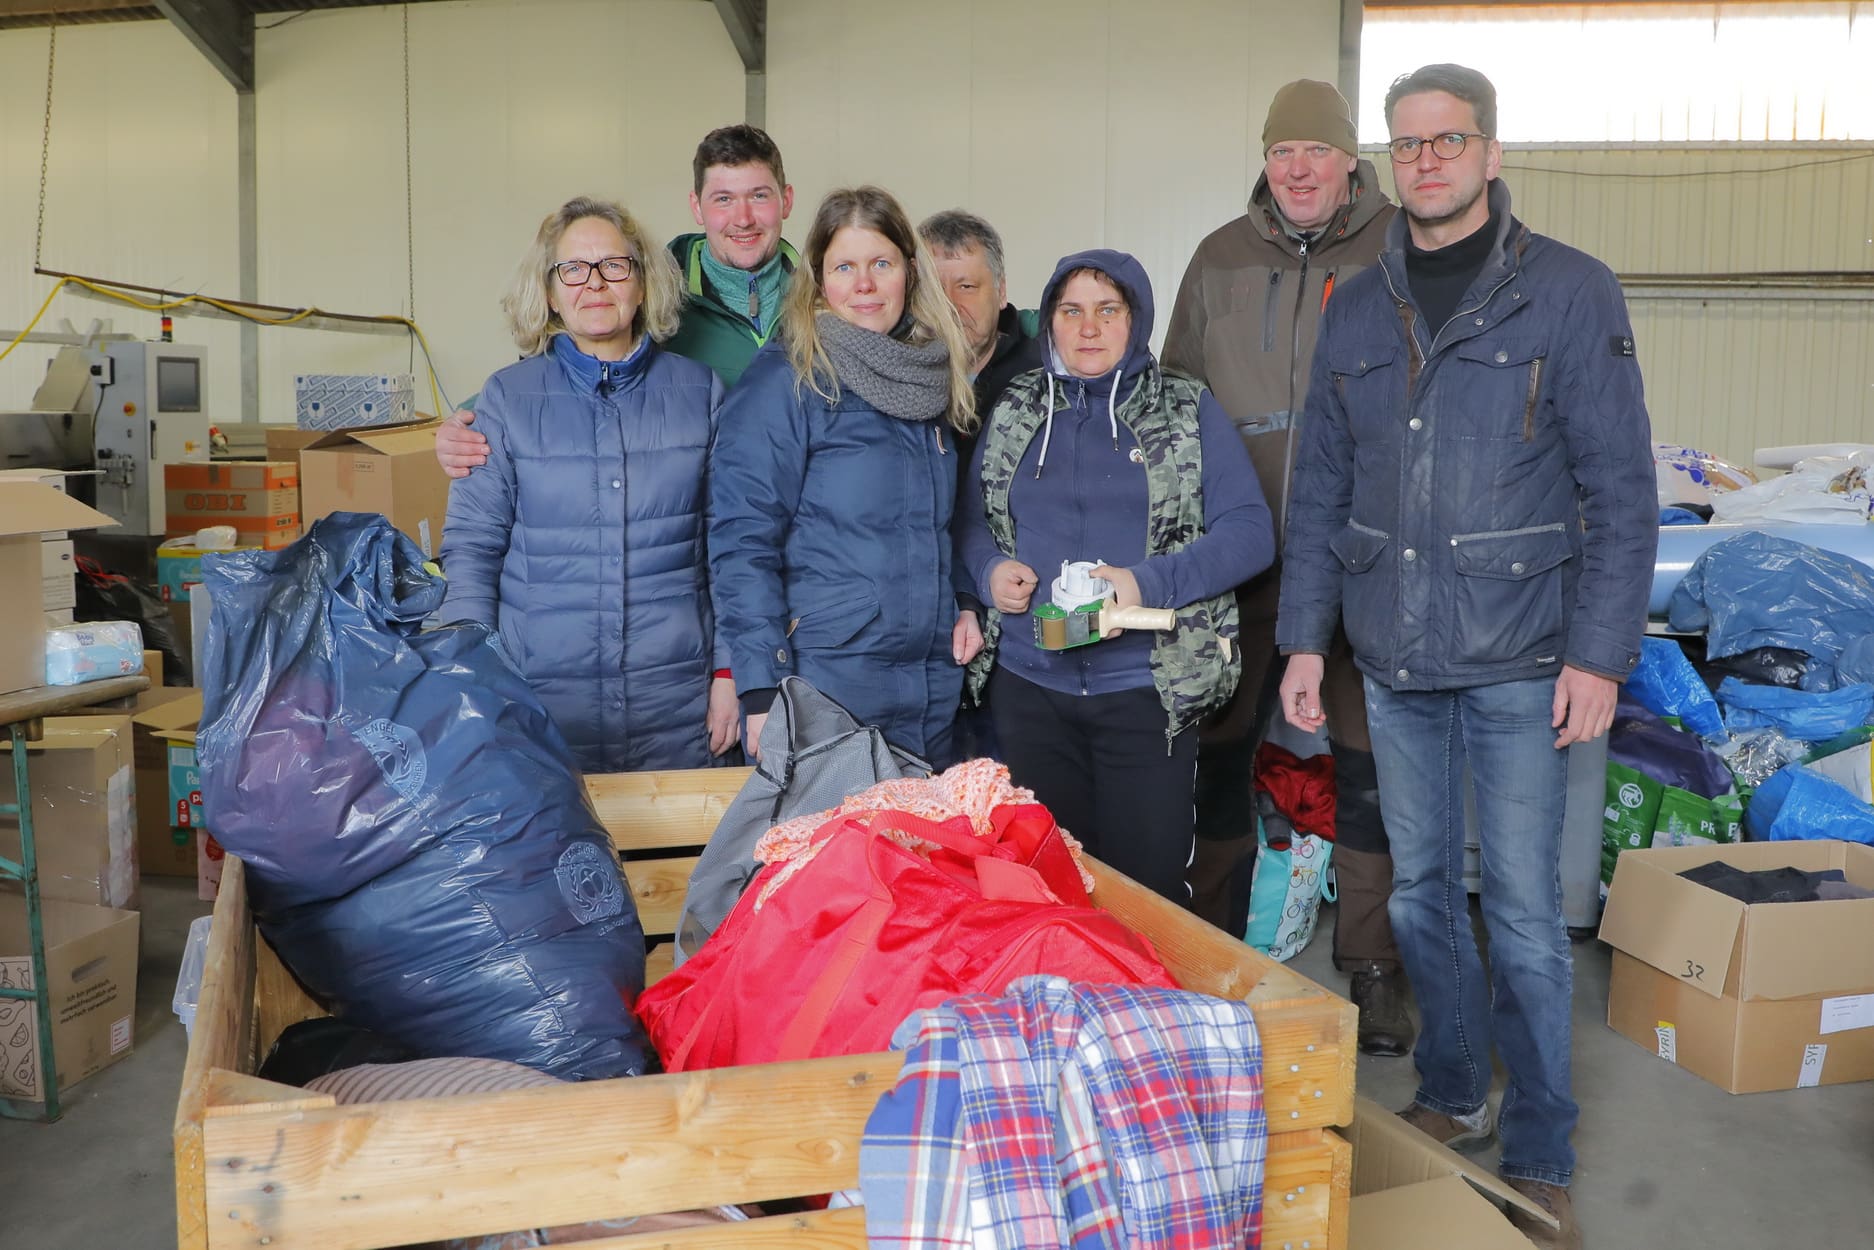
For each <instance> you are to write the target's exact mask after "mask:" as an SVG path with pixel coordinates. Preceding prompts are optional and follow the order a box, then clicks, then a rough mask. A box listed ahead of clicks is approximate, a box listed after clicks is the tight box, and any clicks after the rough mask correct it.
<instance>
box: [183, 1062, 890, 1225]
mask: <svg viewBox="0 0 1874 1250" xmlns="http://www.w3.org/2000/svg"><path fill="white" fill-rule="evenodd" d="M900 1062H901V1060H900V1058H899V1056H896V1055H861V1056H857V1057H854V1058H840V1059H811V1060H807V1061H804V1062H801V1063H788V1064H768V1065H762V1066H759V1067H750V1068H727V1069H722V1070H719V1071H713V1072H699V1073H687V1074H684V1075H679V1076H655V1077H637V1078H633V1079H626V1080H615V1081H589V1082H586V1083H584V1084H580V1085H564V1086H558V1087H553V1088H541V1089H527V1090H514V1091H510V1092H506V1093H498V1094H483V1095H474V1096H468V1097H461V1098H429V1099H419V1100H413V1101H409V1102H387V1103H366V1104H359V1105H355V1106H342V1107H334V1108H329V1109H323V1110H305V1111H299V1110H295V1111H256V1112H253V1113H250V1114H244V1115H229V1116H225V1117H219V1118H215V1119H211V1120H209V1121H207V1123H206V1124H205V1125H204V1133H205V1143H206V1156H205V1158H206V1164H207V1168H206V1170H207V1173H208V1184H207V1208H206V1209H207V1211H208V1212H209V1213H210V1214H211V1216H212V1218H210V1219H209V1220H208V1221H207V1224H208V1241H207V1244H208V1246H209V1247H211V1250H226V1248H231V1247H236V1246H239V1247H251V1246H258V1245H267V1246H269V1247H271V1250H297V1248H299V1247H319V1248H320V1250H366V1248H369V1247H378V1246H394V1245H403V1244H406V1243H410V1242H420V1241H434V1240H437V1239H439V1238H444V1237H462V1236H471V1235H476V1234H485V1233H495V1232H503V1231H507V1230H510V1229H516V1228H538V1227H545V1226H551V1225H555V1224H569V1223H577V1222H580V1221H584V1220H592V1219H606V1218H620V1217H623V1216H628V1215H644V1214H649V1213H652V1212H657V1211H679V1210H689V1209H692V1208H696V1207H706V1206H714V1205H716V1204H718V1203H725V1202H729V1203H742V1202H761V1201H768V1200H772V1199H776V1198H783V1197H795V1196H798V1195H801V1194H809V1193H822V1192H827V1191H829V1190H835V1189H843V1188H846V1187H848V1186H851V1185H853V1184H855V1183H857V1181H858V1175H859V1158H858V1149H857V1147H858V1138H859V1131H860V1129H861V1127H862V1126H863V1125H864V1123H865V1120H866V1117H867V1116H868V1115H869V1114H870V1113H871V1109H872V1104H873V1103H874V1102H875V1101H877V1099H878V1096H879V1094H880V1093H881V1092H883V1091H884V1090H886V1089H888V1088H890V1087H891V1085H892V1083H893V1082H894V1081H895V1080H896V1078H897V1074H898V1068H899V1066H900Z"/></svg>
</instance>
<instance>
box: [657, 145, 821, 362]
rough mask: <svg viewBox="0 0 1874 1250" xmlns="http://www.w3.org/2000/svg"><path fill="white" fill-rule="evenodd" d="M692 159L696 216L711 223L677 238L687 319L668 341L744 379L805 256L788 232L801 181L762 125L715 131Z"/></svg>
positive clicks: (673, 246)
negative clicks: (791, 181) (793, 179)
mask: <svg viewBox="0 0 1874 1250" xmlns="http://www.w3.org/2000/svg"><path fill="white" fill-rule="evenodd" d="M692 168H693V170H694V173H695V179H696V182H695V187H694V189H693V190H692V191H691V192H690V216H691V217H693V218H695V220H696V224H697V225H699V226H701V227H702V230H701V231H700V232H693V233H690V234H680V235H678V236H677V237H676V238H674V239H672V240H671V241H670V254H671V255H672V256H673V257H675V258H676V261H677V267H678V269H680V270H681V271H682V273H683V293H684V301H683V320H682V322H681V324H680V325H679V326H678V328H677V333H676V335H675V336H674V337H673V338H671V339H670V340H669V341H668V342H667V343H665V344H664V347H665V349H666V350H668V351H673V352H675V353H676V354H677V355H679V356H688V357H689V358H690V359H691V360H695V361H700V362H701V363H703V364H706V365H708V366H709V367H710V368H711V369H714V370H715V371H716V375H717V376H718V377H720V378H721V379H722V384H723V385H724V386H734V385H735V384H736V382H737V381H739V380H740V379H741V376H742V370H744V369H746V368H747V367H748V362H749V361H750V360H752V359H754V356H755V353H756V352H757V351H759V350H760V349H761V346H762V344H764V343H766V342H767V341H768V337H769V335H771V334H772V333H773V332H774V326H775V322H776V320H777V319H778V317H779V314H780V310H781V297H782V296H783V295H785V294H786V293H787V284H788V282H789V280H790V279H791V278H792V277H793V274H794V266H795V264H796V263H797V261H798V258H797V257H796V256H795V255H794V249H793V248H792V247H791V246H789V245H788V243H787V240H785V239H783V238H782V237H781V224H782V223H783V222H784V221H786V220H787V215H788V214H789V213H790V212H792V211H793V208H794V188H793V187H791V186H789V185H788V182H787V175H786V173H785V172H784V171H783V169H782V167H781V150H780V149H779V148H777V147H776V146H775V145H774V140H772V139H770V138H769V137H768V135H767V133H766V132H765V131H762V130H760V129H757V128H756V127H754V126H724V127H722V128H721V129H719V130H712V131H710V132H709V133H708V134H707V135H705V136H704V137H703V141H702V142H701V143H700V144H698V145H697V148H696V157H695V160H694V161H693V162H692Z"/></svg>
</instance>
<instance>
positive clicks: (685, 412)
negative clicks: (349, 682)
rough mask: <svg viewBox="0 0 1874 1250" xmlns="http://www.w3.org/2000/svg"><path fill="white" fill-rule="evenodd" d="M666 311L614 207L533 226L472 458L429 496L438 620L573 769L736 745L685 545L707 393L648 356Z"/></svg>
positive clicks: (699, 516) (636, 232) (710, 414)
mask: <svg viewBox="0 0 1874 1250" xmlns="http://www.w3.org/2000/svg"><path fill="white" fill-rule="evenodd" d="M680 299H681V293H680V286H679V284H678V280H677V274H676V271H675V268H674V266H673V263H672V262H671V260H670V257H669V255H668V254H667V253H666V252H665V251H664V249H663V248H661V247H656V246H653V245H650V244H649V243H648V242H647V240H646V237H645V234H644V231H643V230H642V229H641V228H640V227H639V225H638V223H637V222H636V221H634V220H633V219H632V217H631V215H630V214H629V213H627V212H626V211H625V210H624V209H623V208H622V207H620V206H619V205H617V204H613V203H610V202H607V201H604V200H595V199H575V200H571V201H568V202H567V203H566V204H563V205H561V206H560V208H558V209H557V210H555V211H554V212H553V213H551V214H549V215H548V217H547V219H546V220H545V221H543V222H542V223H541V224H540V230H539V233H538V234H537V235H536V236H535V238H534V243H533V246H532V248H530V249H529V250H528V252H527V255H526V257H525V258H524V259H523V260H522V261H521V264H520V268H519V270H518V271H517V272H516V274H515V276H514V281H513V283H512V285H511V286H510V288H509V290H508V293H507V294H506V295H505V296H504V297H503V298H502V301H501V304H502V308H503V310H504V311H505V312H506V314H507V318H508V325H509V328H510V329H511V330H512V332H513V334H514V341H515V342H516V343H517V344H519V346H520V348H521V351H522V352H523V354H524V357H525V358H524V359H522V360H521V361H520V363H518V364H514V365H509V366H508V367H507V368H505V369H502V370H501V371H500V372H498V373H496V374H495V375H494V376H493V377H491V378H489V379H488V383H487V385H486V386H485V387H484V388H483V389H482V393H481V401H480V404H479V406H478V407H477V409H476V422H475V428H476V429H477V430H480V431H481V432H482V434H483V435H484V436H485V437H486V438H487V440H488V463H487V464H486V465H484V466H483V467H481V468H478V469H477V470H476V471H475V472H473V473H471V474H469V475H468V476H467V477H465V478H460V479H458V480H457V481H456V482H455V483H454V484H453V485H452V486H451V487H450V492H449V514H448V519H447V521H446V522H445V523H444V525H443V538H442V561H443V571H444V572H445V573H446V574H447V575H448V578H449V593H448V597H447V599H446V600H445V601H444V603H443V612H442V615H443V619H444V620H450V621H458V620H469V621H479V622H481V623H482V624H484V625H487V626H489V627H490V628H492V629H494V630H496V631H497V632H498V633H499V635H500V638H501V642H502V645H503V646H504V647H505V648H506V649H507V652H508V655H509V658H510V659H512V661H513V662H514V664H515V666H516V667H517V668H519V669H520V671H521V673H522V674H523V675H524V676H526V678H527V679H528V682H529V683H530V684H531V685H532V686H533V688H534V692H535V693H536V694H538V695H539V696H540V700H541V702H542V703H544V704H545V705H546V708H547V711H548V712H549V713H550V714H551V715H552V717H553V720H554V723H555V724H556V725H558V727H559V729H560V732H561V733H562V734H564V735H565V737H566V740H567V743H568V745H570V746H571V747H572V749H573V754H574V756H575V757H576V758H577V759H578V761H579V764H580V767H581V768H583V769H585V770H586V771H588V772H623V771H634V770H639V769H652V768H694V767H699V766H702V765H706V764H708V763H710V762H712V761H714V760H719V759H720V758H721V757H722V756H723V755H724V754H725V753H727V752H728V751H729V750H730V749H731V748H732V747H734V746H735V744H736V741H737V737H738V726H737V708H736V703H735V694H734V684H733V682H732V681H731V680H730V678H729V675H728V673H727V671H726V670H727V661H726V655H727V651H726V649H725V648H723V647H721V646H720V645H718V644H717V643H716V640H715V629H714V620H713V616H712V613H711V609H710V596H709V580H708V559H707V555H706V552H705V524H704V517H705V511H706V509H705V503H706V495H705V485H704V480H705V466H706V461H707V457H708V453H709V444H710V441H711V439H712V438H713V436H714V434H715V427H716V410H717V408H718V406H719V404H720V403H721V398H722V389H721V384H720V383H719V382H718V381H717V380H716V377H715V375H714V374H712V373H711V372H710V371H709V369H708V368H707V367H705V366H703V365H699V364H697V363H696V362H694V361H691V360H686V359H684V358H683V357H681V356H674V355H671V354H669V353H667V352H665V351H663V350H661V349H660V348H659V347H658V341H659V340H661V339H664V338H667V337H669V336H670V335H671V334H672V333H673V332H674V331H675V330H676V328H677V309H678V305H679V301H680Z"/></svg>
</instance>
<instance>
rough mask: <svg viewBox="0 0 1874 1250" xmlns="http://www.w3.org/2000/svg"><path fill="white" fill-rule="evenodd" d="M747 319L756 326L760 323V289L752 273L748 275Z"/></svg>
mask: <svg viewBox="0 0 1874 1250" xmlns="http://www.w3.org/2000/svg"><path fill="white" fill-rule="evenodd" d="M748 319H749V320H750V321H753V322H755V323H757V324H760V322H761V288H760V287H759V286H758V285H757V284H756V282H755V275H754V274H752V273H751V274H749V275H748Z"/></svg>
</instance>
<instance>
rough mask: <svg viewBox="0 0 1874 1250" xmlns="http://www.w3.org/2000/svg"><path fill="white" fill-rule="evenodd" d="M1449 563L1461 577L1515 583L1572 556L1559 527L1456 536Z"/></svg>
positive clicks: (1542, 571) (1453, 539)
mask: <svg viewBox="0 0 1874 1250" xmlns="http://www.w3.org/2000/svg"><path fill="white" fill-rule="evenodd" d="M1451 541H1452V544H1453V551H1452V553H1451V555H1452V559H1453V561H1454V562H1455V564H1456V566H1457V571H1458V573H1459V574H1460V575H1461V576H1464V577H1494V578H1497V579H1498V580H1501V581H1506V582H1517V581H1522V580H1523V579H1525V578H1530V577H1534V576H1535V575H1536V574H1538V573H1546V572H1548V571H1549V570H1550V569H1552V568H1554V567H1555V566H1556V565H1558V564H1560V563H1561V562H1562V561H1564V560H1566V559H1568V557H1569V556H1571V555H1573V554H1574V552H1573V551H1572V550H1571V549H1570V548H1569V545H1568V534H1567V531H1565V530H1564V529H1563V528H1562V527H1561V526H1560V525H1555V526H1544V527H1543V528H1541V529H1536V530H1516V531H1512V532H1510V533H1507V534H1458V535H1454V536H1453V538H1452V540H1451Z"/></svg>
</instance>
